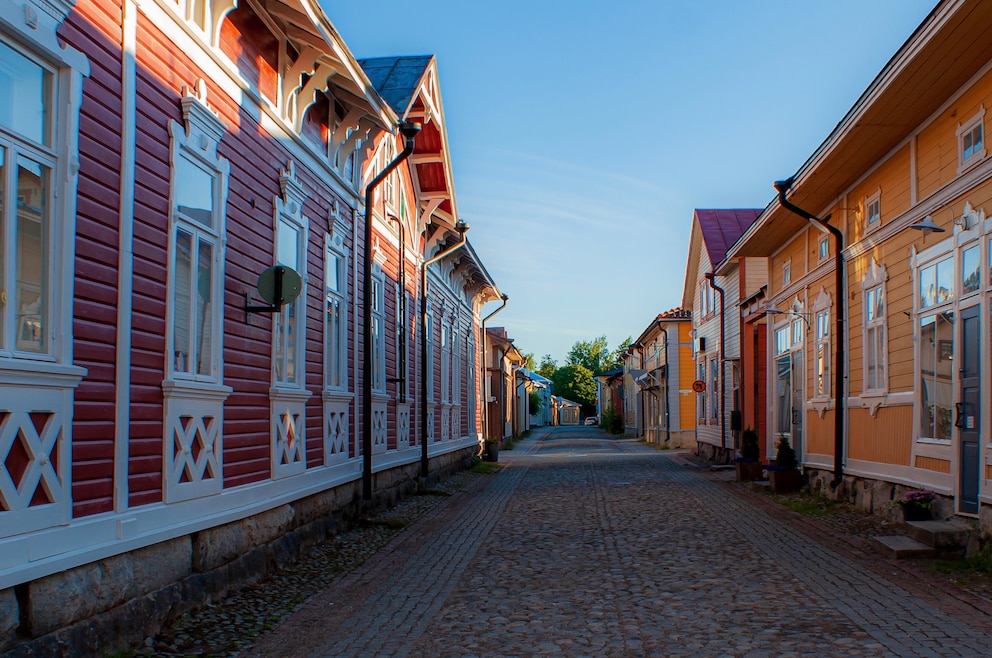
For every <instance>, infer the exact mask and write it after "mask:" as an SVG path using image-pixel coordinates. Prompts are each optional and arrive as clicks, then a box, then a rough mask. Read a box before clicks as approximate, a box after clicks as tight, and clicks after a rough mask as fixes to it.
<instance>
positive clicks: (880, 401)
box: [860, 389, 889, 418]
mask: <svg viewBox="0 0 992 658" xmlns="http://www.w3.org/2000/svg"><path fill="white" fill-rule="evenodd" d="M888 397H889V393H888V391H886V390H884V389H873V390H870V391H865V392H863V393H862V394H861V396H860V399H861V406H862V407H865V408H867V409H868V413H869V414H871V416H872V417H873V418H877V417H878V409H879V407H881V406H883V405H884V404H885V402H886V401H887V400H888Z"/></svg>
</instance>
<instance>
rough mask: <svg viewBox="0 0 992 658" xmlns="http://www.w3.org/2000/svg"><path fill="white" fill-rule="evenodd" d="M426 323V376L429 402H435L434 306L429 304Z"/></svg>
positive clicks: (425, 315)
mask: <svg viewBox="0 0 992 658" xmlns="http://www.w3.org/2000/svg"><path fill="white" fill-rule="evenodd" d="M424 317H425V318H426V322H425V324H424V327H423V330H424V331H426V332H427V365H426V367H425V368H424V374H425V375H426V376H427V401H428V402H431V403H433V402H434V393H435V391H434V367H435V359H434V347H435V345H436V342H437V341H435V339H434V322H435V320H434V305H433V304H432V303H430V302H427V312H426V313H425V314H424Z"/></svg>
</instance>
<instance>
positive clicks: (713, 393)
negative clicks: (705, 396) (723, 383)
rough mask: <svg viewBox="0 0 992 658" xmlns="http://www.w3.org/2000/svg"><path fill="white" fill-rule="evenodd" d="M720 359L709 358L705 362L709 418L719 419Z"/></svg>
mask: <svg viewBox="0 0 992 658" xmlns="http://www.w3.org/2000/svg"><path fill="white" fill-rule="evenodd" d="M721 374H722V373H721V372H720V359H718V358H712V359H709V362H708V364H707V380H708V382H707V386H708V388H709V397H710V400H709V404H710V413H709V418H708V419H709V420H719V419H720V379H721Z"/></svg>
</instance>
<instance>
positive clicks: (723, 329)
mask: <svg viewBox="0 0 992 658" xmlns="http://www.w3.org/2000/svg"><path fill="white" fill-rule="evenodd" d="M704 276H705V277H706V279H707V280H708V281H709V282H710V288H712V289H713V290H716V291H717V292H718V293H719V294H720V359H719V362H720V390H719V391H717V393H719V395H720V447H722V448H723V449H724V450H726V449H727V418H726V416H727V414H726V411H727V409H726V407H727V396H726V395H724V394H723V392H724V391H725V390H726V388H727V382H726V375H727V373H726V372H725V371H724V363H723V358H724V356H725V355H726V354H727V319H726V318H725V317H724V313H723V311H724V302H723V288H721V287H720V286H718V285H716V276H715V275H714V273H713V272H707V273H706V274H705V275H704Z"/></svg>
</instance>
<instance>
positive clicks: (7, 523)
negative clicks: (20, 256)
mask: <svg viewBox="0 0 992 658" xmlns="http://www.w3.org/2000/svg"><path fill="white" fill-rule="evenodd" d="M73 5H74V3H72V2H68V1H64V0H50V1H47V2H42V1H39V0H26V1H25V2H18V3H12V2H8V3H2V4H0V24H2V25H3V26H4V28H3V36H0V39H3V42H4V43H5V44H6V45H7V46H9V47H10V48H11V49H13V50H14V51H16V52H19V53H21V54H23V55H24V56H26V57H27V58H28V59H30V60H32V61H33V62H34V63H36V64H38V65H39V66H41V67H42V68H44V69H47V70H48V71H49V73H50V74H51V75H52V78H51V88H52V92H51V96H52V98H51V99H49V100H50V104H51V112H50V113H49V116H50V123H49V126H48V129H49V134H50V135H51V137H52V140H51V144H50V146H48V147H46V148H45V149H44V150H45V151H47V157H48V158H49V159H50V162H51V167H52V169H51V174H50V185H49V191H48V200H49V213H48V220H49V230H48V235H47V240H46V242H47V244H46V246H45V249H46V255H47V258H48V267H47V276H48V290H47V296H48V299H47V300H46V312H47V313H48V316H47V322H46V323H45V326H44V328H43V331H45V332H46V340H47V345H48V349H47V350H46V351H45V353H44V354H34V353H30V354H29V353H16V352H15V350H12V349H6V348H5V347H4V346H3V344H2V343H0V366H2V367H0V416H6V422H5V423H4V424H3V425H2V426H0V446H2V445H10V443H12V442H13V441H16V440H17V437H18V436H20V437H21V440H22V441H26V442H27V443H28V444H29V445H30V448H31V449H30V452H31V453H32V454H31V455H29V457H28V459H27V463H26V464H24V472H23V475H22V478H21V486H20V487H17V488H13V487H9V486H7V484H6V483H4V484H0V503H2V507H3V508H6V511H0V537H7V536H12V535H17V534H21V533H26V532H31V531H34V530H39V529H43V528H47V527H53V526H56V525H59V524H64V523H68V522H69V520H70V518H71V516H72V493H71V484H72V483H71V480H70V474H71V460H72V448H71V446H72V422H71V419H72V409H73V396H74V389H75V388H76V387H77V386H78V385H79V382H80V380H81V378H82V377H83V376H84V375H85V374H86V370H85V369H84V368H80V367H78V366H74V365H72V363H73V331H72V328H73V325H72V319H73V318H72V300H73V290H74V269H73V263H74V261H75V244H76V242H75V240H76V190H77V183H78V171H79V142H78V137H79V111H80V107H81V105H82V88H83V78H84V77H85V76H87V75H89V62H88V60H87V58H86V56H85V55H83V54H82V53H81V52H80V51H78V50H76V49H75V48H72V47H71V46H66V45H63V44H62V43H61V42H60V40H59V37H58V34H57V32H58V29H59V26H60V25H61V24H62V22H63V21H64V20H65V18H66V16H67V15H68V14H69V12H70V11H71V10H72V7H73ZM7 36H10V37H11V38H10V39H8V38H7ZM0 142H3V143H4V146H5V147H9V146H10V143H11V142H17V143H18V150H21V151H29V150H31V149H30V148H29V143H28V142H27V141H26V140H24V139H23V138H19V137H17V136H14V135H12V134H10V133H7V132H5V131H3V130H2V129H0ZM8 153H9V151H8ZM37 157H38V156H36V155H32V158H33V159H34V158H37ZM10 161H11V160H10V158H8V162H10ZM13 162H14V171H16V160H14V161H13ZM14 196H15V198H16V195H14ZM11 207H15V208H16V204H15V205H14V206H11ZM12 224H13V222H12V221H5V222H3V223H2V226H3V227H4V229H5V230H9V231H10V230H12V229H11V228H10V227H11V226H12ZM3 244H13V243H12V242H10V237H9V236H8V237H4V236H2V235H0V245H3ZM12 261H13V259H9V258H3V257H0V263H2V266H3V267H8V268H10V269H9V271H8V272H7V273H5V274H3V275H2V276H0V281H8V282H11V284H14V283H15V282H16V270H15V269H13V265H14V263H13V262H12ZM5 292H6V294H5V295H4V297H5V298H6V299H7V300H11V301H10V306H11V307H13V305H14V302H13V301H12V300H14V299H16V296H15V294H14V292H15V291H14V288H13V287H11V289H10V290H8V291H5ZM6 306H7V304H0V322H5V323H6V324H5V326H4V328H3V329H2V330H0V334H2V335H5V336H8V337H10V339H11V340H13V341H15V347H16V328H15V327H16V323H15V321H14V317H13V314H11V315H10V317H9V318H7V319H3V318H5V315H6V314H5V313H4V312H3V311H2V309H3V308H4V307H6ZM15 312H16V311H15ZM0 340H2V338H0ZM42 411H44V413H45V414H47V416H48V418H47V420H46V422H45V424H44V426H43V427H41V429H40V430H36V429H35V423H34V422H32V419H31V418H30V416H29V414H38V413H41V412H42ZM0 476H4V479H6V480H9V475H8V474H7V472H6V465H5V463H4V461H2V460H0ZM38 488H45V489H47V494H48V499H49V502H48V503H45V504H39V505H32V499H33V496H34V493H35V491H36V490H37V489H38Z"/></svg>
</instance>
